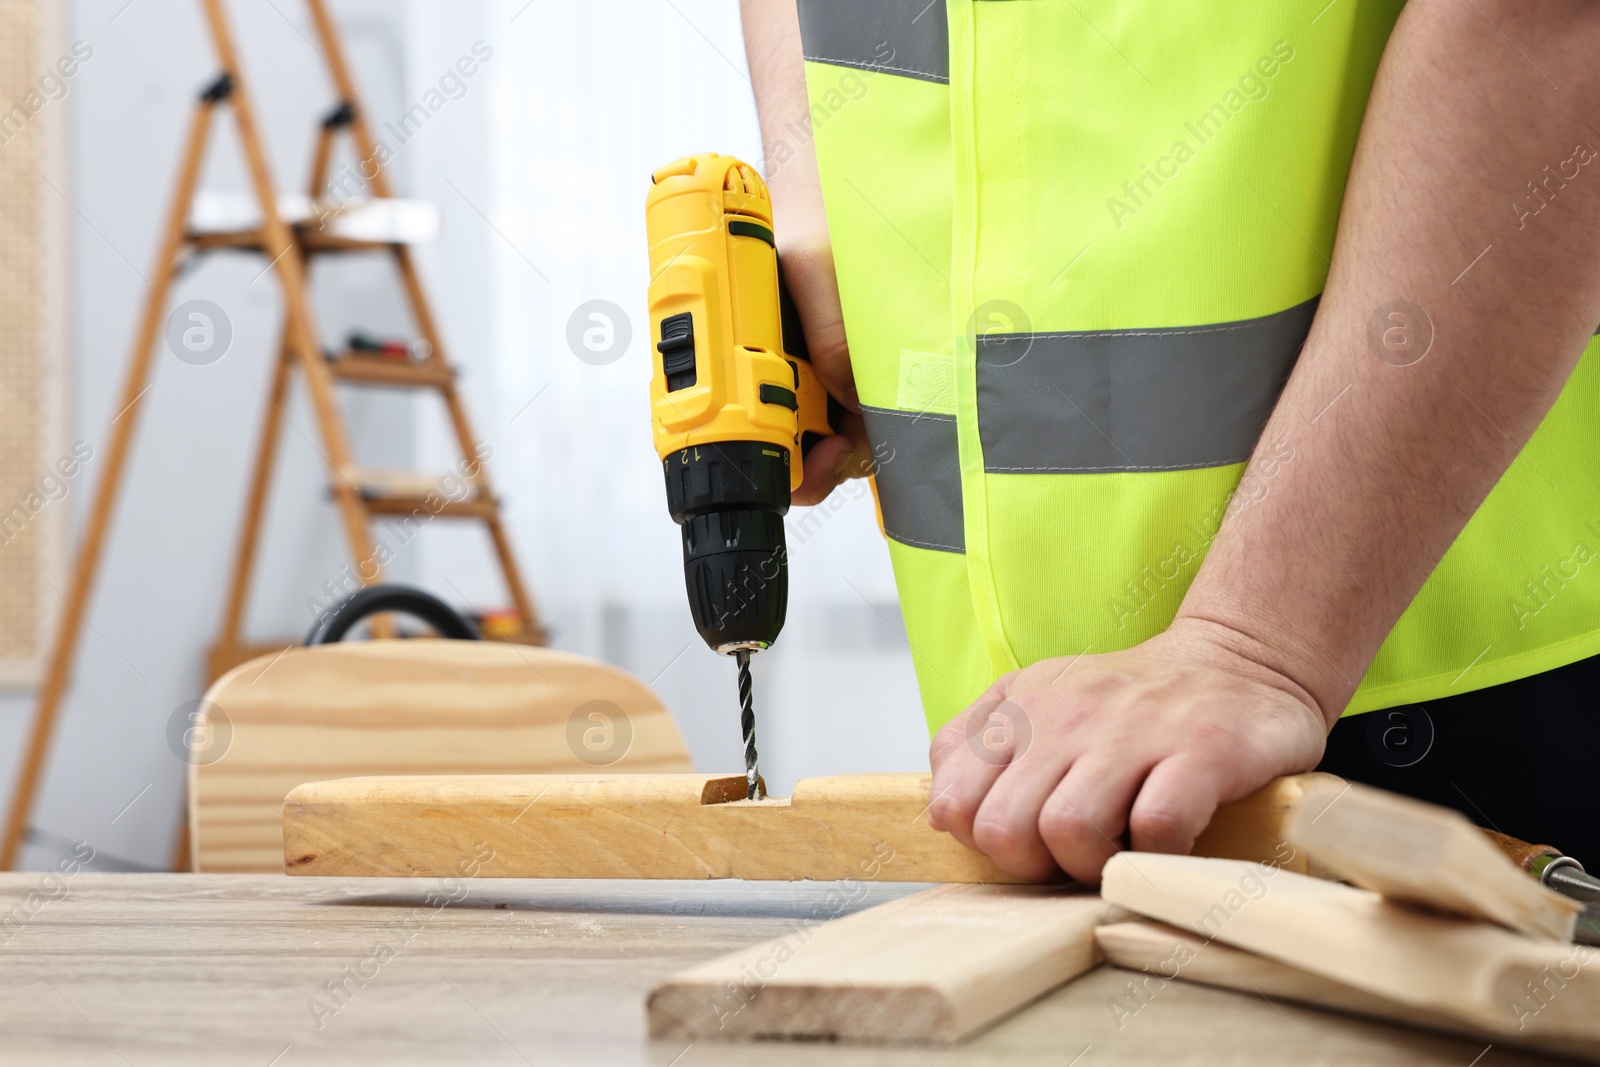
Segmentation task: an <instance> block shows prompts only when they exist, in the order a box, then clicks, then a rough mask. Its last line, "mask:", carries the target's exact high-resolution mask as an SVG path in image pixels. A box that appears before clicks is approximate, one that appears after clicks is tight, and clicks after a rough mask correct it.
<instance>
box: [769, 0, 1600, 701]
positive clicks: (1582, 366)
mask: <svg viewBox="0 0 1600 1067" xmlns="http://www.w3.org/2000/svg"><path fill="white" fill-rule="evenodd" d="M799 6H800V22H801V31H802V37H803V39H804V43H805V54H806V78H807V84H808V88H809V96H810V101H811V125H812V130H811V131H807V130H805V129H803V128H801V127H800V126H798V125H796V126H794V127H792V128H790V129H788V130H784V131H777V133H776V136H771V135H770V134H771V131H769V141H768V144H767V146H766V148H767V165H768V167H769V168H774V169H776V168H781V167H782V166H784V165H785V163H786V160H787V159H788V157H789V156H790V155H792V154H793V151H794V147H795V146H796V145H797V144H801V143H803V141H804V139H805V138H807V137H810V136H813V135H814V136H815V138H816V147H817V155H818V160H819V164H820V168H821V173H822V186H823V194H824V198H825V201H826V204H827V212H828V221H829V225H830V228H831V230H832V236H833V252H834V259H835V262H836V265H837V268H838V275H839V288H840V296H841V300H842V304H843V309H844V315H845V326H846V332H847V333H848V335H849V340H850V352H851V358H852V361H853V363H854V367H855V377H856V383H857V386H858V388H859V390H860V396H861V400H862V403H863V405H864V406H865V409H866V417H867V429H868V433H869V436H870V437H871V438H872V440H873V445H874V448H875V450H876V451H878V453H879V454H880V456H883V457H887V459H886V461H885V462H883V463H882V466H881V469H880V471H879V474H878V493H879V501H880V504H881V508H882V514H883V521H884V527H885V530H886V532H887V533H888V535H889V538H890V544H889V552H890V556H891V557H892V560H893V564H894V571H895V579H896V584H897V586H898V588H899V592H900V599H901V606H902V609H903V613H904V616H905V624H906V633H907V637H908V638H909V641H910V645H911V650H912V654H913V657H914V660H915V664H916V670H917V677H918V681H919V684H920V688H921V692H922V700H923V706H924V710H925V712H926V715H927V719H928V723H929V726H930V727H932V728H937V727H938V726H940V725H941V724H943V723H944V722H946V721H948V720H949V719H950V718H951V717H952V716H954V715H955V714H957V713H958V712H960V711H961V710H962V709H963V708H965V707H966V706H967V705H968V704H969V703H970V702H971V701H972V700H974V699H975V698H976V697H977V696H978V695H980V694H981V692H982V691H983V689H984V688H985V687H987V686H988V685H989V684H990V683H991V682H992V681H993V680H994V679H995V678H996V677H997V676H998V675H1000V674H1001V673H1003V672H1005V671H1007V670H1010V669H1012V668H1015V667H1018V666H1022V665H1026V664H1029V663H1032V662H1035V661H1037V660H1039V659H1043V658H1045V657H1049V656H1063V655H1076V654H1078V653H1080V652H1108V651H1112V650H1115V649H1121V648H1127V647H1129V646H1131V645H1134V644H1137V643H1138V642H1140V641H1142V640H1144V639H1146V638H1148V637H1150V636H1152V635H1154V634H1156V633H1158V632H1160V631H1161V630H1162V629H1164V628H1165V627H1166V626H1167V625H1168V624H1169V623H1170V621H1171V620H1172V617H1173V615H1174V614H1175V612H1176V610H1177V607H1178V604H1179V601H1180V600H1181V599H1182V597H1183V594H1184V592H1185V590H1186V589H1187V588H1188V585H1189V583H1190V581H1191V580H1192V579H1193V577H1194V574H1195V571H1196V569H1197V568H1198V567H1199V565H1200V563H1201V561H1202V559H1203V558H1204V556H1205V553H1206V549H1207V547H1208V546H1209V545H1210V542H1211V540H1212V537H1213V536H1214V535H1215V533H1216V531H1217V528H1218V525H1219V523H1220V522H1221V519H1222V515H1223V511H1224V510H1225V508H1226V507H1227V505H1228V501H1229V499H1230V497H1231V495H1232V493H1233V491H1234V489H1235V486H1236V485H1237V484H1238V483H1239V479H1240V476H1241V474H1242V472H1243V469H1244V461H1245V460H1246V459H1247V458H1248V457H1249V455H1250V453H1251V451H1252V449H1253V447H1254V446H1255V444H1256V441H1257V438H1258V437H1259V435H1260V432H1261V428H1262V426H1263V425H1264V423H1265V421H1266V418H1267V416H1268V414H1269V413H1270V411H1271V409H1272V407H1273V405H1274V403H1275V402H1276V400H1277V397H1278V394H1279V391H1280V390H1281V388H1282V386H1283V382H1284V380H1285V378H1286V377H1287V375H1288V373H1289V371H1290V369H1291V368H1292V367H1293V365H1294V361H1295V358H1296V356H1297V355H1298V352H1299V349H1300V346H1301V344H1302V343H1303V341H1304V340H1305V337H1306V332H1307V330H1308V328H1309V326H1310V323H1311V318H1312V314H1313V312H1314V311H1315V309H1316V304H1317V298H1318V295H1319V294H1320V293H1321V292H1322V288H1323V282H1324V279H1325V277H1326V275H1327V272H1328V259H1327V254H1328V252H1329V251H1330V250H1331V249H1332V247H1333V237H1334V226H1335V223H1336V222H1337V219H1338V212H1339V204H1340V201H1341V198H1342V196H1343V193H1344V186H1345V181H1346V177H1347V175H1348V171H1349V166H1350V158H1351V153H1352V151H1353V148H1354V145H1355V140H1356V134H1357V132H1358V129H1359V127H1360V123H1361V118H1362V114H1363V110H1364V108H1365V106H1366V102H1367V97H1368V93H1369V92H1370V89H1371V84H1372V78H1373V75H1374V72H1375V71H1376V69H1377V66H1378V61H1379V58H1380V55H1381V53H1382V51H1383V47H1384V44H1385V42H1386V40H1387V39H1388V36H1389V33H1390V31H1391V29H1392V27H1393V25H1394V21H1395V18H1396V17H1397V16H1398V13H1399V8H1400V6H1401V4H1400V3H1399V2H1397V0H1383V2H1373V0H1337V2H1334V3H1329V2H1328V0H1250V2H1248V3H1224V2H1219V0H1211V2H1201V0H1195V2H1184V3H1176V2H1173V3H1151V2H1137V0H800V5H799ZM1508 203H1509V200H1508ZM1508 210H1512V208H1510V207H1508ZM1403 295H1404V294H1397V296H1403ZM1395 322H1396V323H1397V324H1399V325H1400V327H1401V328H1403V327H1404V326H1405V324H1406V320H1404V319H1396V320H1395ZM1414 328H1415V329H1419V330H1426V329H1427V327H1426V325H1425V324H1423V323H1418V324H1417V325H1416V326H1415V327H1414ZM1424 341H1426V338H1421V339H1420V340H1418V341H1416V342H1415V343H1418V344H1420V343H1422V342H1424ZM1402 348H1403V346H1402ZM1507 357H1508V358H1516V357H1515V354H1514V353H1508V354H1507ZM1374 358H1377V357H1376V356H1375V357H1374ZM1597 366H1600V361H1597V357H1596V345H1595V344H1593V343H1591V344H1590V346H1589V348H1588V350H1587V351H1586V352H1585V354H1584V357H1583V359H1582V360H1581V362H1580V363H1579V365H1578V369H1577V371H1576V372H1575V373H1574V374H1573V376H1572V378H1571V380H1570V381H1569V382H1568V384H1567V386H1566V388H1565V390H1564V391H1563V392H1562V394H1561V396H1560V398H1559V399H1558V400H1557V402H1556V404H1555V407H1554V409H1553V410H1552V411H1551V413H1550V414H1549V416H1548V417H1547V418H1546V419H1545V421H1544V423H1543V424H1542V425H1541V426H1540V428H1539V430H1538V432H1537V433H1536V434H1535V435H1534V437H1533V439H1532V441H1531V442H1530V443H1529V444H1528V446H1527V447H1526V448H1525V449H1524V450H1523V452H1522V454H1521V456H1519V457H1518V459H1517V460H1516V461H1515V462H1514V463H1513V464H1512V466H1511V468H1510V470H1509V471H1508V472H1507V474H1506V475H1505V477H1504V478H1502V479H1501V481H1500V483H1499V485H1498V486H1497V487H1496V488H1495V489H1494V491H1493V492H1492V493H1491V494H1490V496H1489V498H1488V500H1487V501H1486V502H1485V503H1484V505H1483V506H1482V507H1481V508H1480V509H1479V511H1478V513H1477V514H1476V515H1475V516H1474V517H1473V518H1472V520H1471V521H1470V522H1469V523H1468V525H1467V527H1466V529H1465V531H1464V532H1463V533H1462V535H1461V536H1460V538H1459V539H1458V540H1457V541H1456V543H1455V544H1454V545H1453V546H1452V547H1451V549H1450V551H1449V552H1448V553H1447V554H1446V555H1445V557H1444V559H1443V560H1442V561H1441V562H1440V564H1439V566H1438V568H1437V569H1436V570H1435V571H1434V573H1433V575H1432V576H1431V577H1430V578H1429V580H1428V582H1427V584H1426V585H1425V586H1424V587H1423V589H1422V591H1421V593H1419V594H1418V596H1417V597H1416V599H1415V601H1413V603H1412V604H1411V606H1410V608H1409V609H1408V610H1407V611H1406V613H1405V615H1404V616H1403V617H1402V618H1401V620H1400V622H1399V623H1398V624H1397V625H1396V627H1395V629H1394V630H1393V632H1392V633H1391V634H1390V635H1389V638H1388V640H1387V641H1386V642H1385V643H1384V645H1383V648H1382V650H1381V651H1380V652H1379V653H1378V656H1377V659H1376V660H1375V661H1374V662H1373V664H1372V667H1371V669H1370V670H1369V671H1368V672H1367V675H1366V678H1365V679H1364V680H1363V681H1362V683H1361V686H1360V688H1359V689H1358V690H1357V692H1356V695H1355V698H1354V699H1353V700H1352V702H1351V704H1350V707H1349V709H1348V711H1347V714H1348V713H1351V712H1360V711H1368V710H1372V709H1374V708H1383V707H1391V706H1394V705H1397V704H1405V703H1413V702H1417V701H1425V700H1429V699H1433V698H1438V697H1443V696H1445V695H1448V694H1452V693H1460V692H1464V691H1467V690H1470V689H1477V688H1482V687H1484V686H1488V685H1494V684H1497V683H1501V682H1506V681H1510V680H1512V679H1515V678H1520V677H1524V676H1526V675H1530V674H1534V673H1537V672H1540V671H1544V670H1549V669H1551V668H1554V667H1557V666H1560V665H1563V664H1566V663H1570V662H1573V661H1575V660H1578V659H1581V658H1583V657H1586V656H1591V655H1595V654H1596V653H1600V560H1597V557H1600V552H1597V549H1600V461H1597V458H1596V457H1597V454H1600V449H1597V448H1596V436H1597V434H1600V428H1597V423H1600V420H1597V414H1600V369H1597ZM1396 373H1404V371H1403V370H1401V369H1399V368H1397V369H1396ZM1293 462H1294V455H1293V448H1292V446H1284V447H1283V449H1282V450H1281V452H1280V454H1276V455H1274V456H1273V457H1270V458H1269V459H1267V460H1266V462H1264V463H1263V464H1261V465H1259V467H1258V473H1259V475H1260V476H1261V477H1262V478H1264V479H1269V480H1270V477H1271V476H1272V475H1273V474H1274V473H1275V471H1276V470H1277V469H1280V468H1281V467H1283V466H1288V465H1292V464H1293ZM1252 481H1254V478H1253V479H1252Z"/></svg>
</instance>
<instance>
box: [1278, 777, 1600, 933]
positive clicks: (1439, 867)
mask: <svg viewBox="0 0 1600 1067" xmlns="http://www.w3.org/2000/svg"><path fill="white" fill-rule="evenodd" d="M1288 836H1289V840H1290V841H1291V842H1293V843H1294V844H1295V846H1297V847H1298V848H1302V849H1305V850H1307V851H1308V852H1310V853H1312V854H1313V855H1315V856H1317V858H1318V860H1319V862H1320V863H1321V864H1322V865H1323V866H1325V867H1327V868H1328V869H1329V870H1330V871H1332V872H1333V874H1334V875H1336V876H1337V877H1339V878H1340V879H1342V880H1344V881H1349V882H1353V883H1355V884H1356V885H1359V886H1364V887H1365V888H1367V889H1371V890H1375V891H1376V892H1379V893H1382V894H1383V895H1384V896H1386V897H1390V898H1392V899H1395V900H1405V901H1410V902H1412V903H1416V904H1424V905H1427V906H1428V907H1432V908H1438V909H1439V910H1441V911H1448V912H1452V913H1454V914H1457V915H1465V916H1468V917H1470V918H1478V919H1488V920H1489V921H1491V922H1497V923H1500V924H1501V925H1503V926H1507V927H1510V928H1511V929H1513V930H1520V931H1522V932H1523V933H1526V934H1529V935H1532V936H1534V937H1548V938H1554V939H1556V940H1559V941H1570V940H1572V930H1573V926H1574V924H1575V923H1576V922H1577V916H1578V913H1579V912H1580V911H1582V910H1583V906H1582V905H1581V904H1580V903H1578V902H1577V901H1575V900H1571V899H1569V898H1567V897H1564V896H1562V895H1561V894H1560V893H1557V892H1556V891H1555V890H1553V889H1550V888H1548V887H1546V886H1543V885H1541V884H1539V882H1538V881H1536V880H1535V879H1533V878H1532V877H1530V876H1529V875H1528V874H1527V873H1525V872H1524V871H1521V870H1519V869H1518V868H1517V865H1516V864H1515V863H1513V862H1512V861H1511V860H1510V858H1509V857H1508V856H1507V855H1506V853H1505V852H1504V851H1503V850H1502V849H1501V848H1499V847H1497V846H1495V845H1494V844H1492V843H1491V842H1490V840H1489V839H1488V837H1486V836H1485V835H1484V833H1483V831H1481V830H1479V829H1478V828H1477V827H1476V826H1474V825H1472V823H1470V822H1468V821H1467V819H1466V817H1465V816H1463V815H1462V814H1461V813H1460V812H1456V811H1451V810H1450V809H1448V808H1441V807H1439V806H1437V805H1435V804H1427V803H1424V802H1422V801H1420V800H1413V799H1411V798H1410V797H1403V796H1399V795H1398V794H1395V793H1389V792H1386V791H1384V790H1381V789H1374V788H1372V787H1371V786H1364V785H1360V784H1358V783H1355V782H1351V783H1348V784H1340V783H1339V780H1338V779H1332V780H1331V781H1319V782H1312V783H1307V784H1306V793H1305V797H1304V800H1303V802H1302V804H1301V806H1300V807H1299V809H1298V810H1297V811H1296V812H1295V813H1293V814H1292V815H1291V816H1290V818H1289V821H1288Z"/></svg>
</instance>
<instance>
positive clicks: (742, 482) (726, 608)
mask: <svg viewBox="0 0 1600 1067" xmlns="http://www.w3.org/2000/svg"><path fill="white" fill-rule="evenodd" d="M662 469H663V471H664V473H665V476H666V483H667V508H668V511H669V512H670V513H671V515H672V518H673V520H674V521H675V522H678V523H680V524H681V525H682V529H683V577H684V584H685V585H686V586H687V588H688V593H689V610H690V612H691V613H692V614H693V616H694V624H695V629H696V630H698V631H699V633H700V636H701V637H702V638H704V639H705V642H706V644H707V645H709V646H711V648H713V649H715V650H716V651H718V652H723V653H727V652H733V651H737V650H740V649H745V650H750V649H762V648H767V647H769V646H771V644H772V643H773V642H774V641H776V640H777V639H778V634H779V632H780V631H781V630H782V629H783V622H784V616H785V614H786V613H787V611H788V606H789V559H788V548H787V546H786V544H785V542H784V535H783V516H784V513H785V512H787V511H788V510H789V454H788V452H787V451H785V450H783V449H776V448H773V447H772V446H771V445H769V444H766V443H764V442H761V441H723V442H720V443H718V444H709V445H699V446H696V447H692V448H685V449H682V450H680V451H678V452H676V453H674V454H672V455H670V456H668V457H667V458H666V459H665V460H663V461H662Z"/></svg>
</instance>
